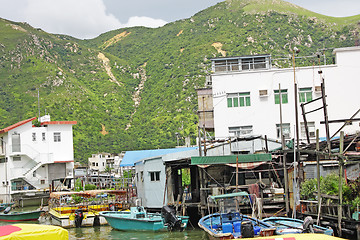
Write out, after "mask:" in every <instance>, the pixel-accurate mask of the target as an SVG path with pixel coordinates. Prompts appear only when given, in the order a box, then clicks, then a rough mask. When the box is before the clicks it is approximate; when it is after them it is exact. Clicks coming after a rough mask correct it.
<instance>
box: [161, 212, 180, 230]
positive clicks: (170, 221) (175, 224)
mask: <svg viewBox="0 0 360 240" xmlns="http://www.w3.org/2000/svg"><path fill="white" fill-rule="evenodd" d="M161 217H162V218H163V221H164V225H165V226H167V227H168V230H169V231H174V230H179V231H182V230H183V229H182V228H181V220H180V219H178V218H177V217H176V214H175V210H174V209H173V208H171V207H169V206H163V207H162V209H161Z"/></svg>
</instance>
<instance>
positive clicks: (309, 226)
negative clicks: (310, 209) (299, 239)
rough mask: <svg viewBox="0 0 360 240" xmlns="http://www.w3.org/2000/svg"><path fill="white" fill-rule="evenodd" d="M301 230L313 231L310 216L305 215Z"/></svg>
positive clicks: (312, 221)
mask: <svg viewBox="0 0 360 240" xmlns="http://www.w3.org/2000/svg"><path fill="white" fill-rule="evenodd" d="M302 227H303V232H304V233H314V220H313V218H312V217H310V216H307V217H306V218H305V219H304V223H303V226H302Z"/></svg>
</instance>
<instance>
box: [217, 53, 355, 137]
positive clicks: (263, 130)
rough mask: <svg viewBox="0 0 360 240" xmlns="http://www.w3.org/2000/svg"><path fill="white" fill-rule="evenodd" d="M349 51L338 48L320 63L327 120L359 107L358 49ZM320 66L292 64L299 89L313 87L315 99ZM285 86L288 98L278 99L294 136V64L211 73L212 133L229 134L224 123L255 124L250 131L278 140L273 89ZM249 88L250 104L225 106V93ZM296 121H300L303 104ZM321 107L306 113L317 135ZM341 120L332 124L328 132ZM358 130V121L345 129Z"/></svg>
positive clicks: (322, 132)
mask: <svg viewBox="0 0 360 240" xmlns="http://www.w3.org/2000/svg"><path fill="white" fill-rule="evenodd" d="M352 50H353V51H338V52H336V53H337V61H338V62H337V64H336V65H329V66H321V70H322V71H323V74H322V76H323V77H324V78H325V87H326V90H325V91H326V95H327V99H326V100H327V104H328V115H329V120H336V119H346V118H350V117H351V116H352V115H353V114H354V113H355V112H356V111H357V110H358V109H359V106H360V104H359V100H360V98H359V95H358V92H359V88H360V81H358V77H359V76H360V61H359V60H360V48H359V47H356V48H353V49H352ZM318 71H319V67H301V68H296V81H297V83H298V88H304V87H312V90H313V99H315V98H318V97H320V96H321V94H320V93H315V92H314V88H315V86H320V83H321V78H320V75H319V74H318ZM279 83H280V84H281V89H287V90H288V103H287V104H282V111H283V123H290V125H291V137H293V135H294V125H295V110H294V109H295V104H294V73H293V69H291V68H289V69H269V70H260V71H243V72H232V73H214V74H213V75H212V87H213V104H214V125H215V136H216V138H224V137H228V136H229V133H228V127H234V126H246V125H252V126H253V134H261V135H267V136H268V137H270V138H274V139H276V138H277V136H276V124H278V123H280V113H279V112H280V110H279V104H275V99H274V90H278V89H279ZM265 89H267V90H268V96H267V97H260V96H259V90H265ZM237 92H250V97H251V106H249V107H235V108H234V107H233V108H228V107H227V98H226V93H237ZM298 106H299V107H298V109H299V122H303V119H302V116H301V108H300V105H298ZM319 106H321V102H320V101H318V103H317V104H310V105H309V106H306V111H309V110H311V109H316V108H318V107H319ZM323 120H324V115H323V111H322V110H321V111H317V112H315V113H311V114H309V115H307V121H309V122H311V121H315V128H318V129H319V131H320V137H325V136H326V134H325V127H324V124H320V121H323ZM341 126H342V124H330V135H331V134H333V133H335V131H336V130H337V129H338V128H340V127H341ZM356 130H359V124H358V123H354V124H353V125H352V126H347V127H346V128H344V131H345V133H354V132H355V131H356Z"/></svg>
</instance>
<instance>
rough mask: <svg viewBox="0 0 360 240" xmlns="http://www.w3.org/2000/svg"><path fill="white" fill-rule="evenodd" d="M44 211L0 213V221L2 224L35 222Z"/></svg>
mask: <svg viewBox="0 0 360 240" xmlns="http://www.w3.org/2000/svg"><path fill="white" fill-rule="evenodd" d="M43 212H44V211H42V210H36V211H27V212H8V213H5V212H4V213H0V221H4V222H21V221H37V220H38V219H39V217H40V215H41V213H43Z"/></svg>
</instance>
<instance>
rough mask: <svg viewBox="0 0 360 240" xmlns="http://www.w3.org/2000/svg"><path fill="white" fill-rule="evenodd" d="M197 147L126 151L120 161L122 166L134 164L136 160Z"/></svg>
mask: <svg viewBox="0 0 360 240" xmlns="http://www.w3.org/2000/svg"><path fill="white" fill-rule="evenodd" d="M193 149H196V147H181V148H167V149H151V150H138V151H126V152H125V155H124V158H123V159H122V161H121V163H120V167H129V166H134V164H135V162H138V161H140V160H142V159H146V158H152V157H157V156H162V155H165V154H169V153H177V152H184V151H190V150H193Z"/></svg>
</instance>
